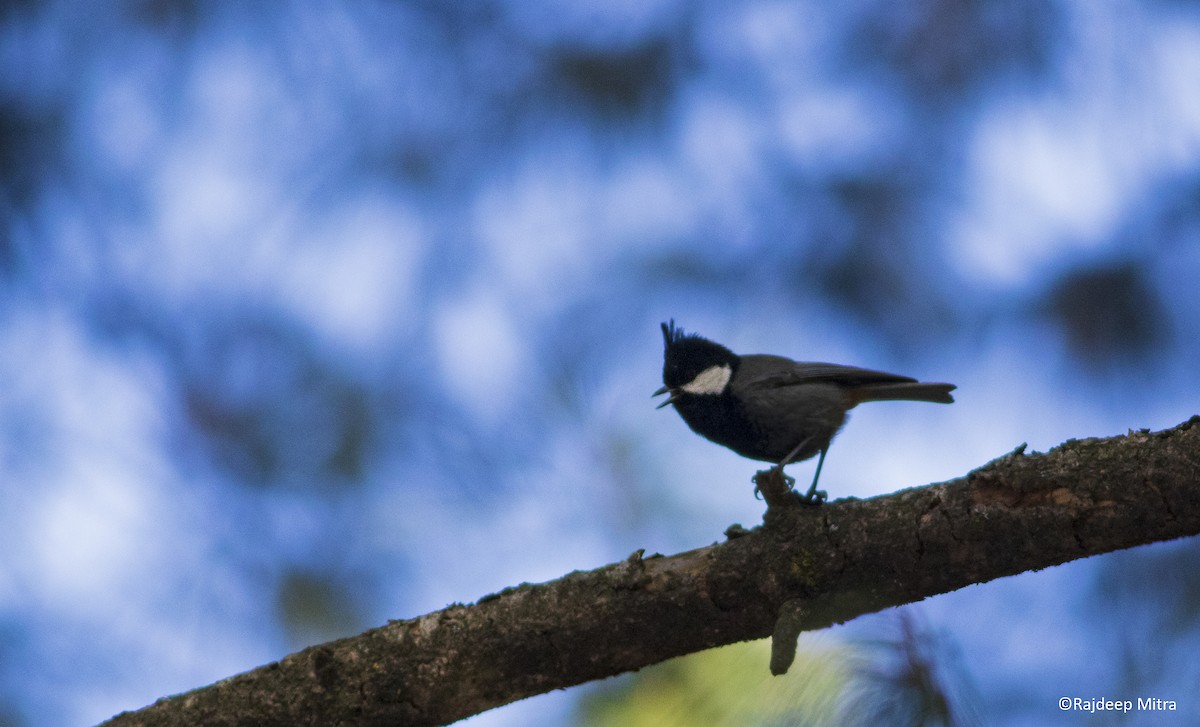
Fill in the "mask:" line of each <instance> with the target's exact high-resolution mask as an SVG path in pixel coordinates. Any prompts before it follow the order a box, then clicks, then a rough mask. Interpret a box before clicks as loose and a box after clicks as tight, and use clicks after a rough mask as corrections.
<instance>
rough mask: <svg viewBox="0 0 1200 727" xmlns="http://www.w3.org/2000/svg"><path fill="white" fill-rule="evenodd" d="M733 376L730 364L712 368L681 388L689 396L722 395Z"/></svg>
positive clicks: (705, 370)
mask: <svg viewBox="0 0 1200 727" xmlns="http://www.w3.org/2000/svg"><path fill="white" fill-rule="evenodd" d="M732 376H733V369H731V368H729V365H728V364H723V365H721V366H710V367H708V368H706V369H704V370H703V371H701V372H700V373H699V374H697V375H696V378H694V379H692V380H691V381H689V382H687V383H686V384H684V385H683V386H681V387H679V388H681V389H683V390H684V391H686V392H687V393H689V394H720V393H721V392H722V391H724V390H725V386H726V384H728V383H729V379H730V377H732Z"/></svg>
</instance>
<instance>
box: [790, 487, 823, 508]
mask: <svg viewBox="0 0 1200 727" xmlns="http://www.w3.org/2000/svg"><path fill="white" fill-rule="evenodd" d="M792 494H794V495H795V496H796V501H797V502H799V503H800V504H801V505H804V506H805V507H820V506H821V505H824V504H825V500H826V499H827V498H828V497H829V495H827V494H826V493H825V490H809V492H808V494H807V495H801V494H800V493H799V492H795V491H794V490H793V492H792Z"/></svg>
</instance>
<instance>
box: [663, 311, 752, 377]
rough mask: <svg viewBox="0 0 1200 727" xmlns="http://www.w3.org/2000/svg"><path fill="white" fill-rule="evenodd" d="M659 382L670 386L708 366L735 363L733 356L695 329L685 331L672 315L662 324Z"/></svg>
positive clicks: (734, 364)
mask: <svg viewBox="0 0 1200 727" xmlns="http://www.w3.org/2000/svg"><path fill="white" fill-rule="evenodd" d="M662 332H663V348H664V350H663V383H664V384H666V385H667V386H670V387H675V386H681V385H683V384H686V383H687V382H689V381H691V380H692V378H693V377H694V376H696V374H699V373H700V372H701V371H703V370H704V369H706V368H708V367H709V366H715V365H719V364H726V363H727V364H730V365H731V366H735V367H736V365H737V356H736V355H735V354H734V353H733V351H730V350H729V349H728V348H725V347H724V346H722V345H721V344H719V343H715V342H713V341H710V340H708V339H707V338H704V337H703V336H700V335H697V334H695V333H685V332H684V330H683V329H682V328H680V327H677V326H676V325H675V319H674V318H672V319H671V320H670V321H668V322H666V323H663V324H662Z"/></svg>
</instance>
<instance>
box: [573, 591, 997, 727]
mask: <svg viewBox="0 0 1200 727" xmlns="http://www.w3.org/2000/svg"><path fill="white" fill-rule="evenodd" d="M910 611H911V610H910V609H899V610H896V611H890V612H888V613H886V614H884V615H881V616H877V617H871V618H870V619H868V620H869V621H870V622H871V624H872V626H873V627H874V629H873V630H875V631H881V632H884V634H883V635H881V636H879V637H877V638H870V637H868V638H862V637H859V638H854V639H851V640H850V641H849V642H844V641H841V640H837V641H833V640H830V639H826V638H822V637H820V636H813V635H807V636H804V635H802V636H801V638H800V645H799V648H798V650H797V658H796V662H795V663H794V664H793V665H792V667H791V668H790V669H789V670H788V672H787V674H784V675H783V676H779V677H773V676H771V675H770V673H769V671H768V670H767V664H768V662H769V661H770V656H771V648H770V640H766V639H764V640H760V641H752V642H745V643H741V644H734V645H731V646H725V647H720V648H717V649H710V650H708V651H704V652H701V653H698V654H691V655H689V656H685V657H680V658H678V659H672V660H671V661H667V662H664V663H662V664H657V665H655V666H652V667H648V668H646V669H642V670H641V671H639V672H637V674H635V675H630V676H627V677H621V678H618V679H616V680H614V682H613V683H611V684H609V685H606V686H602V687H600V688H597V689H595V690H594V691H592V692H590V693H589V694H588V696H587V697H585V698H584V699H583V700H581V702H580V705H579V712H578V724H580V725H585V726H586V727H609V726H614V727H615V726H616V725H621V726H622V727H639V726H641V725H644V726H645V727H690V726H692V725H696V726H697V727H699V726H701V725H703V726H705V727H722V726H726V725H728V726H729V727H733V726H735V725H736V726H738V727H742V726H746V725H754V726H755V727H784V726H785V725H786V726H788V727H798V726H800V725H814V726H815V725H845V726H846V727H857V726H859V725H861V726H862V727H866V726H867V725H889V726H892V725H894V726H895V727H968V726H970V725H978V724H980V720H979V718H978V716H977V715H976V713H975V709H976V704H975V697H974V695H973V694H972V693H971V691H970V690H969V689H968V688H967V687H966V681H967V680H966V678H965V675H964V674H961V673H959V674H955V673H953V670H954V669H961V666H958V665H956V664H953V663H952V661H953V660H951V659H950V658H949V656H948V653H947V644H946V642H945V639H944V637H939V638H935V637H934V636H933V635H932V634H931V633H930V632H929V631H928V630H927V629H924V628H921V627H919V626H918V625H917V618H916V616H914V615H913V613H911V612H910Z"/></svg>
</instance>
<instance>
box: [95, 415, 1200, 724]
mask: <svg viewBox="0 0 1200 727" xmlns="http://www.w3.org/2000/svg"><path fill="white" fill-rule="evenodd" d="M1198 532H1200V417H1193V418H1192V419H1191V420H1189V421H1187V422H1184V423H1183V424H1181V425H1179V426H1177V427H1175V428H1173V429H1169V430H1166V431H1162V432H1155V433H1150V432H1147V431H1140V432H1131V433H1130V434H1128V435H1127V436H1121V437H1112V438H1108V439H1086V440H1071V441H1068V442H1066V443H1065V444H1063V445H1061V446H1059V447H1057V448H1055V449H1053V450H1051V451H1050V452H1048V453H1045V454H1030V455H1026V454H1024V446H1022V447H1020V448H1018V449H1017V450H1016V451H1014V452H1012V453H1011V454H1008V455H1006V456H1004V457H1001V458H999V459H997V460H995V461H993V462H990V463H988V464H986V465H984V466H983V467H981V468H979V469H977V470H975V471H973V472H970V473H969V474H967V475H966V476H965V477H961V478H959V479H956V480H953V481H950V482H945V483H941V484H935V485H929V486H926V487H918V488H913V489H909V490H903V491H901V492H897V493H895V494H892V495H886V496H882V497H875V498H872V499H869V500H854V499H849V500H839V501H836V502H832V503H829V504H827V505H825V506H824V507H820V508H804V507H782V506H779V507H772V508H770V509H769V510H768V512H767V515H766V517H765V518H764V523H763V525H762V526H760V527H757V528H754V529H753V530H749V531H747V530H743V529H741V528H736V527H735V528H731V529H730V530H729V531H728V532H727V535H728V537H729V539H728V540H726V541H725V542H723V543H720V544H717V545H712V546H709V547H706V548H700V549H698V550H692V551H689V552H686V553H681V554H678V555H673V556H670V557H663V556H657V555H655V556H651V557H642V553H641V552H640V551H639V552H637V553H634V554H633V555H632V556H630V557H629V559H627V560H626V561H624V562H621V563H615V564H612V565H608V566H605V567H603V568H598V569H596V570H593V571H588V572H575V573H570V574H568V575H566V576H564V577H562V578H560V579H558V580H555V581H552V582H550V583H543V584H539V585H529V584H522V585H520V586H517V587H515V588H509V589H506V590H504V591H501V592H500V593H497V594H493V595H490V596H485V597H484V598H481V599H480V600H479V601H478V602H477V603H475V604H472V605H469V606H464V605H459V604H455V605H451V606H449V607H448V608H445V609H443V610H441V611H437V612H435V613H431V614H428V615H425V616H421V617H419V618H414V619H409V620H404V621H392V622H390V623H388V624H387V625H386V626H383V627H381V628H377V629H372V630H370V631H367V632H366V633H364V634H361V635H359V636H355V637H351V638H347V639H342V640H340V641H335V642H331V643H328V644H322V645H320V646H314V647H311V648H308V649H305V650H303V651H300V652H298V653H295V654H292V655H290V656H288V657H286V658H284V659H282V660H281V661H279V662H276V663H273V664H268V665H266V666H263V667H260V668H258V669H255V670H253V671H250V672H246V673H244V674H240V675H238V676H234V677H232V678H229V679H226V680H223V681H220V682H217V683H216V684H213V685H211V686H208V687H204V688H201V689H197V690H195V691H192V692H188V693H186V694H181V695H178V696H174V697H169V698H165V699H161V700H159V701H158V702H156V703H155V704H153V705H151V706H149V707H146V708H145V709H142V710H140V711H137V712H127V713H123V714H120V715H118V716H117V717H115V718H113V719H112V720H111V721H109V722H108V723H106V724H109V725H112V726H113V727H117V726H120V727H128V726H130V725H197V724H205V725H235V724H239V725H240V724H254V725H335V724H363V725H374V724H379V725H439V724H445V723H448V722H452V721H455V720H458V719H461V718H463V717H466V716H469V715H472V714H476V713H478V712H482V711H484V710H487V709H490V708H492V707H496V706H499V705H502V704H507V703H509V702H512V701H515V700H518V699H522V698H524V697H528V696H532V695H535V694H541V693H543V692H548V691H550V690H553V689H561V688H564V687H568V686H571V685H574V684H579V683H582V682H586V681H589V680H592V679H600V678H602V677H607V676H611V675H613V674H619V673H621V672H625V671H630V670H634V669H638V668H641V667H644V666H647V665H650V664H654V663H656V662H660V661H663V660H665V659H669V658H671V657H674V656H679V655H681V654H687V653H691V652H695V651H700V650H702V649H706V648H709V647H713V646H720V645H722V644H729V643H733V642H737V641H744V640H747V639H757V638H762V637H765V636H769V635H771V634H772V632H773V631H775V632H776V633H780V632H782V633H785V634H787V635H788V637H789V638H790V637H791V636H792V635H793V634H794V633H795V632H798V631H799V630H811V629H819V628H823V627H826V626H829V625H831V624H834V623H839V622H843V621H847V620H849V619H852V618H854V617H856V616H859V615H862V614H865V613H871V612H874V611H879V610H881V609H884V608H887V607H889V606H896V605H899V604H904V603H911V602H914V601H919V600H921V599H923V598H926V597H928V596H932V595H935V594H939V593H946V592H948V591H953V590H955V589H958V588H962V587H963V586H967V585H970V584H973V583H983V582H986V581H990V580H992V579H995V578H1000V577H1002V576H1007V575H1012V574H1015V573H1020V572H1023V571H1027V570H1037V569H1040V568H1046V567H1048V566H1052V565H1057V564H1059V563H1063V562H1066V561H1069V560H1074V559H1076V558H1084V557H1087V556H1090V555H1096V554H1099V553H1106V552H1109V551H1113V550H1118V549H1121V548H1128V547H1131V546H1134V545H1139V544H1143V543H1150V542H1154V541H1160V540H1168V539H1171V538H1177V537H1180V536H1186V535H1194V534H1196V533H1198ZM781 612H783V613H784V614H786V623H785V622H784V621H780V624H782V625H781V626H780V628H779V629H778V630H777V629H776V625H777V615H778V614H780V613H781ZM777 661H779V662H780V663H778V664H777ZM786 661H790V654H789V653H788V649H787V648H786V646H785V647H784V648H782V649H781V650H780V651H779V653H777V654H776V656H775V657H773V658H772V664H771V667H772V669H773V670H778V669H777V667H779V666H782V667H783V668H786V663H784V662H786ZM766 668H767V665H766V664H764V665H763V669H764V671H765V670H766Z"/></svg>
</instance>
